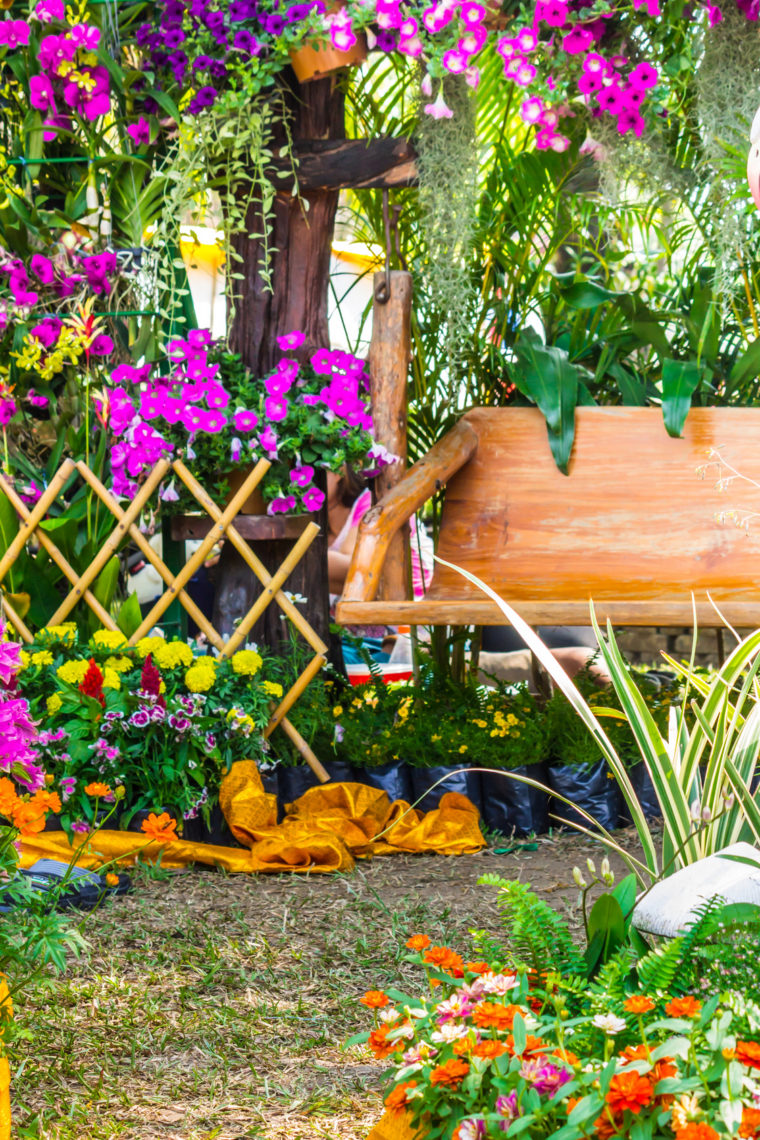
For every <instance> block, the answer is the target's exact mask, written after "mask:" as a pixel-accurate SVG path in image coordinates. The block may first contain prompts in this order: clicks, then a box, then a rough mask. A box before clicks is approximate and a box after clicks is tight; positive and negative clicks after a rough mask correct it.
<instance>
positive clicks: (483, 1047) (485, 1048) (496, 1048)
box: [472, 1041, 507, 1061]
mask: <svg viewBox="0 0 760 1140" xmlns="http://www.w3.org/2000/svg"><path fill="white" fill-rule="evenodd" d="M506 1051H507V1047H506V1045H505V1044H504V1042H503V1041H481V1042H480V1044H479V1045H476V1046H475V1048H474V1049H473V1051H472V1054H473V1056H474V1057H483V1058H484V1059H485V1060H486V1061H492V1060H493V1058H494V1057H500V1056H501V1055H502V1053H506Z"/></svg>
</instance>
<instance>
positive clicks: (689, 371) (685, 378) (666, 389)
mask: <svg viewBox="0 0 760 1140" xmlns="http://www.w3.org/2000/svg"><path fill="white" fill-rule="evenodd" d="M701 379H702V367H701V366H700V365H699V364H697V362H696V361H695V360H673V359H672V358H668V359H667V360H664V361H663V364H662V414H663V416H664V419H665V428H666V430H667V433H668V435H673V436H680V434H681V432H682V431H683V425H684V424H685V423H686V416H687V415H688V412H689V408H690V407H691V397H692V396H693V394H694V392H695V391H696V389H697V388H698V387H699V382H700V380H701Z"/></svg>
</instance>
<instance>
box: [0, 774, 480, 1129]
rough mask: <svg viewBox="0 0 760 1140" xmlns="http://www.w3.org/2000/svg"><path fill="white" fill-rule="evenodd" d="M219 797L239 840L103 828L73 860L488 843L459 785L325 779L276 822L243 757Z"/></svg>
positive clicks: (234, 857)
mask: <svg viewBox="0 0 760 1140" xmlns="http://www.w3.org/2000/svg"><path fill="white" fill-rule="evenodd" d="M219 802H220V805H221V808H222V811H223V812H224V816H225V818H226V820H227V822H228V824H229V827H230V830H231V831H232V834H233V835H234V836H235V838H236V839H237V841H238V842H239V843H242V844H243V845H244V847H243V849H237V848H235V847H215V846H213V845H211V844H207V843H186V842H185V841H184V840H177V841H176V842H175V843H172V844H170V845H169V846H167V847H163V848H162V847H161V846H160V845H159V844H157V843H146V840H145V837H144V836H142V835H140V834H139V833H135V832H129V831H99V832H97V833H96V834H95V835H93V836H92V838H91V839H88V840H86V842H85V843H84V844H83V845H82V851H81V853H80V854H79V855H78V857H77V863H78V864H79V865H80V866H82V867H100V866H102V865H103V864H104V863H108V862H111V861H112V860H115V861H116V862H118V863H119V864H120V865H122V866H129V865H131V864H133V863H134V862H135V861H136V859H137V858H138V857H139V858H140V860H141V861H143V862H154V861H155V860H156V859H157V858H158V856H159V854H161V865H162V866H163V867H167V868H177V867H184V866H187V865H188V864H189V863H206V864H209V865H211V866H217V867H220V868H222V869H224V870H225V871H229V872H245V873H254V872H266V871H272V872H279V871H308V872H309V873H310V874H314V873H315V872H322V873H326V872H329V871H348V870H350V869H351V867H353V865H354V857H355V856H357V857H369V856H372V855H389V854H392V853H393V852H397V851H406V852H421V851H437V852H439V853H440V854H442V855H464V854H468V853H471V852H473V851H479V850H480V848H481V847H484V846H485V840H484V839H483V836H482V835H481V832H480V827H479V826H478V811H477V808H476V807H475V806H474V804H472V803H471V802H470V801H469V800H468V799H467V798H466V797H465V796H460V795H457V794H456V793H455V792H448V793H446V794H445V795H443V796H442V797H441V803H440V806H439V807H438V808H437V809H436V810H435V811H431V812H427V813H425V814H423V813H422V812H419V811H416V810H415V809H413V808H410V806H409V804H407V803H404V801H403V800H396V801H394V802H393V803H391V802H390V800H389V799H388V796H387V795H386V793H385V792H383V791H380V790H379V789H377V788H370V787H368V786H367V785H366V784H353V783H346V784H321V785H319V786H318V787H315V788H310V789H309V790H308V791H307V792H305V793H304V795H302V796H301V797H300V798H299V799H297V800H296V801H295V802H294V803H292V804H288V805H286V812H287V814H286V817H285V819H284V820H283V822H282V823H280V824H277V823H276V819H277V804H276V800H275V797H274V796H271V795H267V794H266V793H265V792H264V789H263V786H262V783H261V778H260V776H259V773H258V769H257V768H256V765H255V763H254V762H253V761H252V760H240V761H238V762H237V763H236V764H233V765H232V767H231V769H230V771H229V772H228V773H227V775H226V776H225V777H224V779H223V781H222V786H221V789H220V793H219ZM72 854H73V851H72V848H71V846H70V845H69V842H68V840H67V838H66V836H65V835H64V834H63V832H60V831H48V832H42V833H41V834H40V835H36V836H34V837H33V838H30V839H25V840H24V841H23V844H22V848H21V866H22V867H29V866H31V865H32V864H33V863H35V862H36V861H37V860H38V859H58V860H62V861H64V862H68V861H69V860H70V858H71V856H72ZM0 1140H2V1135H1V1134H0Z"/></svg>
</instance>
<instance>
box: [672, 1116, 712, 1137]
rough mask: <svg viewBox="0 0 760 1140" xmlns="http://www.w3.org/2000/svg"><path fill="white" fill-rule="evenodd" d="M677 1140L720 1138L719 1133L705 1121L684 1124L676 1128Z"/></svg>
mask: <svg viewBox="0 0 760 1140" xmlns="http://www.w3.org/2000/svg"><path fill="white" fill-rule="evenodd" d="M676 1140H719V1136H718V1133H717V1132H716V1131H715V1129H714V1128H711V1127H710V1125H709V1124H705V1123H704V1121H700V1122H699V1123H698V1124H697V1123H690V1124H684V1126H683V1128H677V1129H676Z"/></svg>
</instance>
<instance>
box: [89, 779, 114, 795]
mask: <svg viewBox="0 0 760 1140" xmlns="http://www.w3.org/2000/svg"><path fill="white" fill-rule="evenodd" d="M84 791H85V795H87V796H95V797H96V798H97V799H102V798H103V797H104V796H110V794H111V789H110V788H109V786H108V784H101V783H99V781H97V780H95V781H94V782H93V783H92V784H88V785H87V787H86V788H85V790H84Z"/></svg>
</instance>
